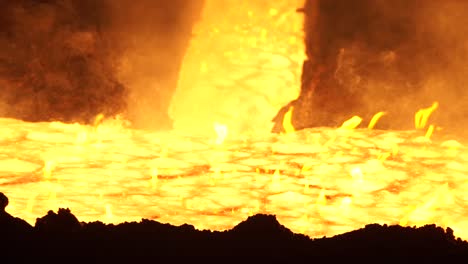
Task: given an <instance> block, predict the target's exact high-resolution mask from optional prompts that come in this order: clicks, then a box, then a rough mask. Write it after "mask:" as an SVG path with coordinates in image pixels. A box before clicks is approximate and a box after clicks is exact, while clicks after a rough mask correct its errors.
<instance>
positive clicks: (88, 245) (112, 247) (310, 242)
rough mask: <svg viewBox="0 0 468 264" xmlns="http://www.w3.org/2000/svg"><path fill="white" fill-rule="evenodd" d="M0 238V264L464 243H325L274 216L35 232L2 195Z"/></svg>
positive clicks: (64, 223)
mask: <svg viewBox="0 0 468 264" xmlns="http://www.w3.org/2000/svg"><path fill="white" fill-rule="evenodd" d="M0 194H1V195H0V197H1V205H2V206H1V212H0V232H1V234H2V236H1V237H2V246H1V247H2V251H3V252H4V253H3V257H4V258H7V259H8V258H11V260H17V261H19V260H22V259H24V258H27V259H29V258H31V259H37V258H38V257H53V258H54V259H55V260H58V259H60V258H59V257H60V256H76V257H80V258H92V257H103V258H105V259H106V260H108V261H110V260H119V259H121V258H122V257H168V256H211V257H217V256H262V257H271V258H276V257H293V258H297V257H314V256H322V257H328V256H400V257H407V256H424V257H428V256H443V257H463V258H468V242H467V241H463V240H461V239H459V238H458V239H455V237H454V234H453V231H452V230H451V229H450V228H447V229H446V230H444V229H442V228H441V227H437V226H435V225H426V226H424V227H419V228H412V227H401V226H387V225H383V226H382V225H378V224H369V225H366V226H365V227H364V228H362V229H359V230H355V231H352V232H348V233H345V234H342V235H337V236H334V237H331V238H326V237H324V238H316V239H311V238H309V237H307V236H305V235H301V234H294V233H293V232H291V231H290V230H289V229H287V228H286V227H284V226H282V225H281V224H280V223H278V221H277V220H276V217H275V216H274V215H264V214H257V215H254V216H251V217H249V218H248V219H247V220H245V221H243V222H241V223H239V224H238V225H237V226H235V227H234V228H233V229H231V230H227V231H222V232H220V231H209V230H203V231H200V230H196V229H195V228H194V227H193V226H192V225H189V224H184V225H181V226H173V225H170V224H162V223H159V222H156V221H151V220H146V219H143V220H142V221H141V222H140V223H136V222H130V223H122V224H118V225H113V224H104V223H102V222H99V221H97V222H91V223H84V222H80V221H79V220H78V219H77V218H76V217H75V216H74V215H73V214H72V213H71V211H70V210H69V209H59V210H58V212H57V213H55V212H53V211H49V212H48V214H47V215H46V216H44V217H42V218H38V219H37V221H36V224H35V226H34V227H33V226H31V225H29V224H28V223H27V222H25V221H24V220H22V219H19V218H16V217H13V216H11V215H9V214H8V213H7V212H5V210H4V208H5V207H6V205H7V204H8V198H7V197H6V196H5V195H3V194H2V193H0Z"/></svg>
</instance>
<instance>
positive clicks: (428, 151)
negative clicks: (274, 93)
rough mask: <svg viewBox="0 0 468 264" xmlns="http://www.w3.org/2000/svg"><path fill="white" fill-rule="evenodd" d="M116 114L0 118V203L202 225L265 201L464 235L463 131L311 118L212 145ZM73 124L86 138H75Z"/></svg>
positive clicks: (323, 231) (33, 211)
mask: <svg viewBox="0 0 468 264" xmlns="http://www.w3.org/2000/svg"><path fill="white" fill-rule="evenodd" d="M124 123H125V122H121V121H119V120H114V121H113V119H110V120H109V119H104V120H102V121H101V122H100V125H99V126H98V128H99V129H94V126H93V125H92V126H82V125H77V124H63V123H60V122H51V123H47V122H44V123H27V122H21V121H18V120H13V119H2V118H0V135H1V137H0V142H1V144H2V148H0V182H2V184H3V189H2V192H4V193H5V194H6V195H7V196H8V197H9V198H10V201H11V203H12V206H11V207H7V211H8V212H9V213H11V214H13V215H14V216H17V217H21V218H23V219H25V220H27V221H28V222H30V223H32V224H34V222H35V220H36V218H37V217H42V216H43V215H45V214H46V213H47V211H48V210H51V209H53V210H56V209H57V208H58V207H62V208H70V209H71V210H72V212H73V213H74V214H76V216H77V217H78V219H79V220H80V221H87V222H89V221H96V220H99V221H104V222H107V223H120V222H124V221H139V220H141V218H147V219H155V220H158V221H161V222H166V223H171V224H174V225H180V224H183V223H189V224H193V225H194V226H195V227H197V228H208V229H211V230H220V229H226V228H232V227H233V226H234V225H236V224H237V223H239V222H240V221H242V220H245V218H246V217H247V216H249V215H252V214H253V213H269V214H275V215H277V217H278V220H279V221H280V222H281V223H282V224H284V225H285V226H287V227H288V228H291V229H292V230H293V231H294V232H300V231H301V230H302V231H303V232H306V234H307V235H310V236H312V237H321V236H324V235H326V236H331V235H335V234H339V233H343V232H345V231H351V230H355V229H357V228H360V227H362V226H363V225H365V224H368V223H375V222H378V223H387V224H396V223H401V224H406V225H410V226H413V225H418V226H419V225H423V224H430V223H435V224H438V225H441V226H443V227H446V226H450V227H451V228H452V229H454V231H455V235H456V236H460V237H463V238H467V237H468V229H467V228H466V227H467V226H468V222H467V221H468V220H467V219H468V218H467V216H468V215H467V213H466V207H467V206H468V199H466V189H467V188H468V184H467V183H466V177H465V176H466V171H467V167H466V164H467V162H468V148H467V147H466V144H465V143H464V142H460V141H455V140H445V141H443V142H439V141H438V140H437V139H434V138H432V139H431V140H430V141H425V142H422V143H421V141H417V140H416V141H415V140H414V139H417V138H420V132H419V131H405V132H402V133H400V132H398V131H379V132H378V133H376V131H372V130H368V129H358V130H352V131H353V133H352V134H351V133H350V134H349V135H348V136H347V137H343V136H342V135H343V133H342V131H340V129H334V128H320V129H319V130H316V129H315V130H314V129H311V130H302V131H299V132H296V133H297V135H298V136H294V137H285V136H283V135H276V134H267V135H264V136H251V137H245V138H243V139H242V140H238V139H235V138H233V139H232V140H224V141H223V143H222V147H220V146H219V145H217V144H213V142H214V138H213V135H209V136H208V135H207V136H188V135H184V134H182V133H179V132H178V131H168V132H150V131H143V130H133V129H130V128H128V127H127V126H125V125H124ZM356 123H357V122H356ZM356 123H354V124H356ZM220 127H223V126H222V125H221V126H220ZM346 127H353V126H346ZM220 130H221V131H224V128H223V129H220ZM226 130H227V129H226ZM82 131H87V136H86V141H85V144H81V145H77V135H78V134H79V133H80V132H82ZM212 133H213V130H212ZM223 133H224V132H222V133H220V134H223ZM101 139H102V140H101ZM104 139H105V140H104ZM12 142H14V143H12ZM98 142H100V144H97V143H98ZM219 142H221V141H219ZM418 142H419V143H418ZM38 157H40V158H38ZM434 164H437V165H436V168H437V169H436V170H434ZM7 165H8V166H7ZM441 182H443V183H441ZM434 186H440V187H437V188H435V190H434ZM10 210H11V211H10ZM307 221H308V223H309V225H308V226H313V228H307V225H306V224H307Z"/></svg>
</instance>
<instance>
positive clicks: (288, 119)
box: [283, 106, 296, 134]
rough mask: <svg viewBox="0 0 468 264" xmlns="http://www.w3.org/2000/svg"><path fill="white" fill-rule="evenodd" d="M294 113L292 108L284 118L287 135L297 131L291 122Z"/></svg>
mask: <svg viewBox="0 0 468 264" xmlns="http://www.w3.org/2000/svg"><path fill="white" fill-rule="evenodd" d="M293 111H294V107H293V106H290V107H289V110H288V112H286V114H284V117H283V129H284V131H285V132H286V134H287V133H293V132H294V131H296V129H295V128H294V126H293V124H292V121H291V119H292V114H293Z"/></svg>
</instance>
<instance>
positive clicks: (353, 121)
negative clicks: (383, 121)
mask: <svg viewBox="0 0 468 264" xmlns="http://www.w3.org/2000/svg"><path fill="white" fill-rule="evenodd" d="M361 122H362V118H361V117H359V116H353V117H351V118H350V119H348V120H346V121H344V122H343V124H342V125H341V127H340V128H341V129H355V128H356V127H358V126H359V124H361Z"/></svg>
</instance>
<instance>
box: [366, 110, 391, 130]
mask: <svg viewBox="0 0 468 264" xmlns="http://www.w3.org/2000/svg"><path fill="white" fill-rule="evenodd" d="M385 114H386V113H385V112H378V113H377V114H375V115H374V116H373V117H372V119H371V121H370V122H369V125H368V126H367V128H368V129H373V128H374V127H375V125H376V124H377V122H378V121H379V119H380V118H381V117H382V116H383V115H385Z"/></svg>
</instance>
